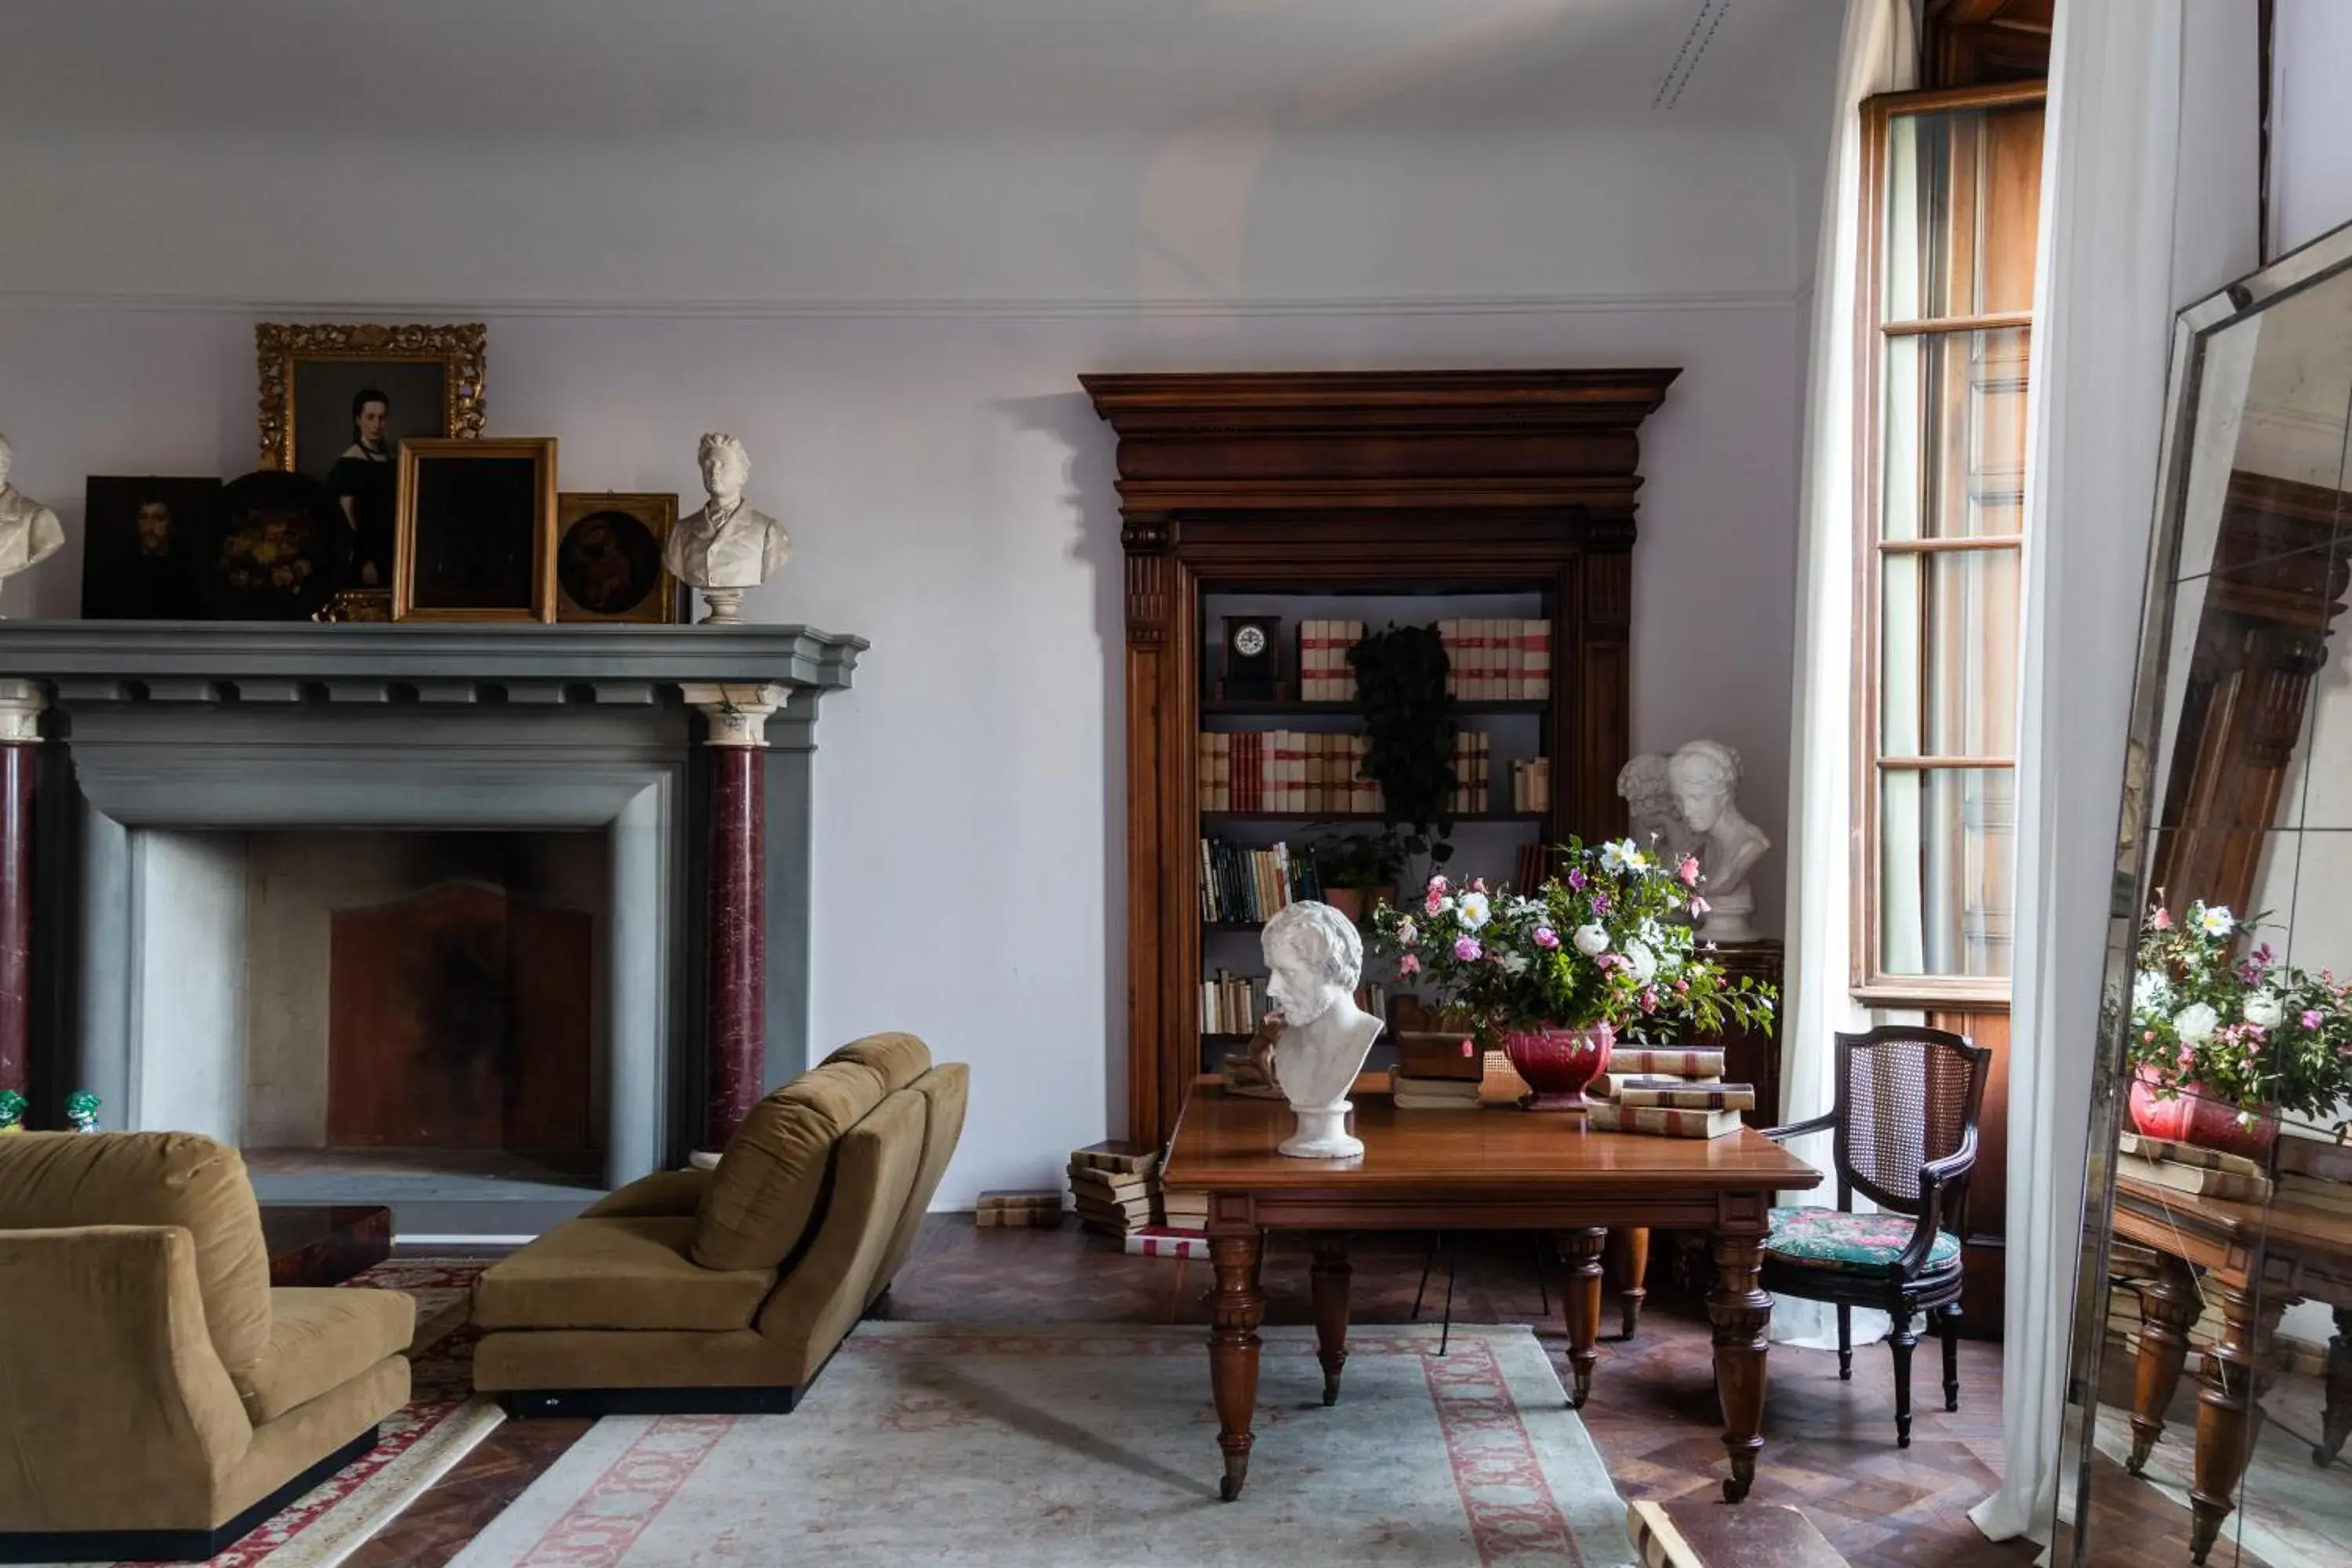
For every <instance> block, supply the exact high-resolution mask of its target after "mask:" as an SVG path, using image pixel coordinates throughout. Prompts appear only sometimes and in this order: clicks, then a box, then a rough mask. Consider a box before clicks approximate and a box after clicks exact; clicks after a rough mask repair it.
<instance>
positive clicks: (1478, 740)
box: [1454, 730, 1495, 816]
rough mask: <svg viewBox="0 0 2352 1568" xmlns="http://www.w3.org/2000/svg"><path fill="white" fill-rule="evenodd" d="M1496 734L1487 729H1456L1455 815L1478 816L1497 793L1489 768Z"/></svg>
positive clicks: (1492, 762) (1491, 764) (1492, 760)
mask: <svg viewBox="0 0 2352 1568" xmlns="http://www.w3.org/2000/svg"><path fill="white" fill-rule="evenodd" d="M1492 741H1493V737H1492V736H1490V735H1488V734H1487V733H1486V731H1484V730H1456V731H1454V815H1455V816H1479V815H1481V814H1483V813H1484V812H1485V811H1486V806H1487V802H1488V800H1489V799H1490V798H1491V797H1492V796H1493V795H1494V788H1495V786H1494V784H1493V783H1492V782H1491V780H1490V778H1489V771H1490V770H1491V768H1492V767H1493V765H1494V759H1493V757H1492V756H1491V755H1490V754H1489V753H1490V752H1491V750H1492V746H1491V742H1492Z"/></svg>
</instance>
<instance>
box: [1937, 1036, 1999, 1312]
mask: <svg viewBox="0 0 2352 1568" xmlns="http://www.w3.org/2000/svg"><path fill="white" fill-rule="evenodd" d="M1927 1022H1928V1023H1930V1024H1932V1025H1934V1026H1936V1027H1937V1028H1939V1029H1950V1030H1952V1031H1953V1032H1954V1033H1956V1034H1962V1035H1966V1036H1968V1037H1969V1038H1970V1039H1972V1040H1974V1041H1975V1042H1976V1043H1977V1044H1978V1045H1979V1046H1982V1047H1985V1048H1986V1049H1988V1050H1990V1051H1991V1052H1992V1068H1991V1073H1990V1076H1989V1077H1988V1078H1987V1079H1986V1080H1985V1097H1984V1111H1983V1114H1982V1116H1981V1117H1980V1118H1979V1121H1978V1127H1977V1170H1976V1174H1975V1176H1974V1177H1973V1178H1971V1179H1970V1181H1969V1217H1968V1229H1967V1232H1966V1234H1965V1235H1963V1236H1962V1237H1961V1241H1962V1243H1963V1245H1964V1246H1965V1247H1966V1248H1967V1250H1966V1251H1965V1252H1964V1253H1963V1254H1962V1255H1961V1259H1960V1261H1961V1267H1962V1269H1963V1270H1964V1273H1965V1279H1964V1280H1963V1284H1962V1290H1961V1296H1960V1311H1961V1326H1962V1327H1963V1328H1964V1329H1966V1330H1967V1331H1968V1332H1969V1333H1970V1334H1975V1335H1981V1336H1982V1337H1984V1338H1987V1339H1999V1338H2000V1320H2001V1292H2002V1289H2003V1283H2002V1281H2003V1278H2004V1260H2005V1258H2006V1253H2005V1251H2004V1248H2005V1247H2007V1245H2008V1238H2009V1014H2008V1012H2007V1011H2006V1010H2002V1011H1999V1012H1971V1013H1931V1014H1929V1015H1928V1017H1927Z"/></svg>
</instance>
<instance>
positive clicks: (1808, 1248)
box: [1764, 1205, 1960, 1271]
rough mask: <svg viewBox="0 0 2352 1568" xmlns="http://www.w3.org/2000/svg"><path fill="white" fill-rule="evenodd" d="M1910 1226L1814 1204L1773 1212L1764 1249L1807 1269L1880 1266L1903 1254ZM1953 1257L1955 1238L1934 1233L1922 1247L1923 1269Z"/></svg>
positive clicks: (1898, 1218) (1893, 1217)
mask: <svg viewBox="0 0 2352 1568" xmlns="http://www.w3.org/2000/svg"><path fill="white" fill-rule="evenodd" d="M1916 1228H1917V1222H1916V1221H1915V1220H1913V1219H1912V1217H1911V1216H1910V1215H1901V1214H1841V1213H1839V1212H1838V1211H1837V1210H1836V1209H1832V1208H1822V1207H1820V1206H1818V1205H1811V1206H1806V1207H1801V1208H1776V1209H1774V1210H1773V1211H1772V1234H1771V1235H1769V1236H1768V1237H1765V1238H1764V1251H1765V1253H1766V1255H1767V1256H1768V1257H1770V1258H1777V1259H1779V1260H1780V1262H1782V1263H1794V1264H1798V1265H1800V1266H1801V1267H1803V1268H1887V1267H1889V1266H1890V1265H1892V1264H1893V1263H1894V1261H1895V1259H1896V1258H1900V1257H1902V1256H1903V1249H1904V1248H1905V1247H1908V1246H1910V1245H1911V1236H1912V1232H1913V1231H1914V1230H1916ZM1959 1257H1960V1238H1959V1237H1957V1236H1954V1235H1953V1234H1952V1233H1951V1232H1950V1231H1948V1230H1939V1231H1937V1233H1936V1239H1935V1242H1934V1244H1933V1245H1931V1246H1930V1247H1928V1248H1927V1269H1928V1270H1930V1271H1932V1270H1935V1269H1938V1268H1950V1267H1951V1266H1952V1265H1953V1264H1955V1263H1957V1262H1958V1261H1959Z"/></svg>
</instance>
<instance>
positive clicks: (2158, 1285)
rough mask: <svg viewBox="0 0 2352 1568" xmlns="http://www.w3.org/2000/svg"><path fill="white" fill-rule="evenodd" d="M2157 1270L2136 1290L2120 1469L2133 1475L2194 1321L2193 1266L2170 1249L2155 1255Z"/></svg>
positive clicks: (2174, 1385)
mask: <svg viewBox="0 0 2352 1568" xmlns="http://www.w3.org/2000/svg"><path fill="white" fill-rule="evenodd" d="M2158 1266H2159V1267H2160V1268H2162V1269H2163V1273H2162V1275H2161V1276H2160V1277H2159V1278H2158V1279H2157V1280H2156V1282H2155V1283H2154V1284H2151V1285H2143V1286H2141V1287H2140V1291H2139V1321H2140V1330H2139V1365H2138V1368H2137V1377H2136V1378H2135V1380H2134V1383H2133V1387H2132V1417H2131V1426H2132V1447H2131V1458H2128V1459H2126V1460H2125V1461H2124V1468H2125V1469H2126V1470H2128V1471H2130V1472H2131V1473H2132V1474H2133V1475H2138V1474H2139V1473H2140V1471H2141V1469H2142V1468H2144V1467H2145V1466H2146V1465H2147V1456H2148V1454H2149V1452H2150V1451H2151V1450H2153V1449H2154V1448H2155V1447H2156V1440H2157V1439H2158V1437H2160V1436H2163V1435H2164V1413H2165V1412H2166V1411H2167V1410H2168V1409H2170V1408H2171V1407H2172V1395H2173V1393H2174V1391H2175V1390H2176V1389H2178V1388H2179V1386H2180V1368H2181V1365H2182V1363H2184V1362H2186V1361H2187V1360H2188V1358H2189V1324H2191V1323H2193V1322H2195V1321H2197V1310H2198V1307H2197V1271H2196V1270H2195V1269H2193V1268H2189V1265H2188V1264H2186V1263H2184V1262H2182V1261H2181V1260H2180V1259H2179V1258H2174V1257H2172V1256H2171V1255H2170V1254H2168V1253H2166V1254H2159V1255H2158Z"/></svg>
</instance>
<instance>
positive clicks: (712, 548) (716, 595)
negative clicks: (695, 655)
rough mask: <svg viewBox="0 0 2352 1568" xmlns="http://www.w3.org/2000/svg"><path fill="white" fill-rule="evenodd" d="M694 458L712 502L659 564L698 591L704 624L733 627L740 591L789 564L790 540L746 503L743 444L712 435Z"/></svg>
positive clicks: (676, 535)
mask: <svg viewBox="0 0 2352 1568" xmlns="http://www.w3.org/2000/svg"><path fill="white" fill-rule="evenodd" d="M696 458H697V460H698V462H699V463H700V464H701V467H702V488H703V489H704V490H705V491H706V492H708V494H709V498H710V499H709V500H707V501H705V502H704V503H703V507H702V510H700V511H698V512H696V513H695V514H694V515H693V516H691V517H688V518H685V519H682V520H681V521H679V523H678V525H677V527H676V528H674V529H672V530H671V531H670V535H669V542H667V544H665V545H664V546H663V547H662V560H663V561H664V562H665V563H667V564H668V566H669V569H670V574H671V575H672V576H674V577H676V578H677V580H678V581H679V582H681V583H685V584H689V585H690V586H693V587H696V588H699V589H701V590H702V597H703V603H704V605H705V606H706V609H705V613H704V615H703V617H702V618H703V621H704V622H705V623H706V624H709V625H716V626H731V625H733V624H735V623H736V622H737V621H738V620H740V619H741V611H742V607H743V593H744V590H745V589H747V588H756V587H758V586H759V585H760V584H762V583H764V582H766V581H767V580H768V579H769V578H771V577H772V576H774V575H775V574H776V573H777V571H778V570H779V569H780V568H782V565H783V564H784V563H785V562H787V561H789V560H791V559H792V558H793V538H792V535H791V534H789V533H786V532H785V531H784V525H783V524H782V523H781V522H778V521H776V520H775V519H774V518H772V517H770V516H769V515H768V514H767V513H766V512H763V511H759V510H754V509H753V508H751V507H750V506H748V505H746V504H745V503H744V500H743V487H744V486H745V485H746V484H748V483H750V482H751V453H749V452H748V451H746V450H744V448H743V443H742V442H740V441H738V440H737V439H735V437H732V436H730V435H728V434H727V433H726V432H724V431H720V430H714V431H712V432H711V433H710V434H709V435H707V436H705V437H703V438H702V444H701V446H700V447H699V448H698V451H697V453H696Z"/></svg>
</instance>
